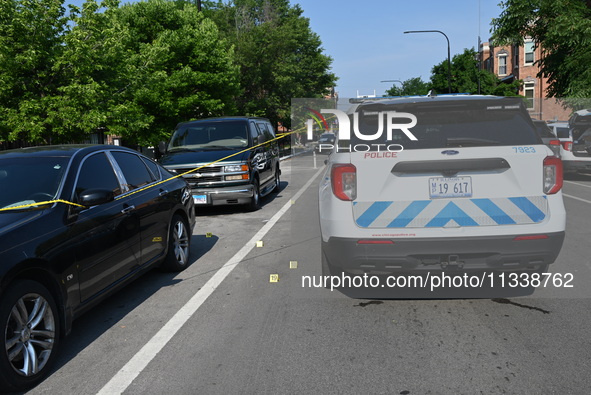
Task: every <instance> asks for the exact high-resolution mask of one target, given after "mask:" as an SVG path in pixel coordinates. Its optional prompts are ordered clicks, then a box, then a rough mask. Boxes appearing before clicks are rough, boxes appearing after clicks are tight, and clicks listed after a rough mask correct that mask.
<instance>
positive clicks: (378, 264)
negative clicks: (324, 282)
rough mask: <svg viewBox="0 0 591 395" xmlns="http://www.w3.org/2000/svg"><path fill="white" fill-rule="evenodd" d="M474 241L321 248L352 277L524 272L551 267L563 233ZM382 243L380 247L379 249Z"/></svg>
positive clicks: (341, 243) (333, 242) (346, 243)
mask: <svg viewBox="0 0 591 395" xmlns="http://www.w3.org/2000/svg"><path fill="white" fill-rule="evenodd" d="M536 237H543V238H530V237H528V235H511V236H486V237H471V238H466V237H462V238H412V239H411V238H401V239H364V240H359V239H352V238H341V237H331V238H330V239H329V240H328V241H326V242H325V241H323V242H322V250H323V253H324V254H325V256H326V259H327V261H328V264H329V265H330V266H331V267H333V268H338V269H340V270H343V271H347V272H350V273H352V274H363V273H373V274H387V273H393V272H422V271H430V270H438V269H439V270H441V269H444V270H446V269H449V270H453V269H463V270H479V271H480V270H490V271H497V270H501V271H523V270H541V269H545V268H546V267H547V265H549V264H551V263H553V262H554V261H555V260H556V257H557V256H558V254H559V252H560V249H561V248H562V243H563V241H564V232H557V233H551V234H545V235H543V236H540V235H537V236H536ZM376 241H379V244H376Z"/></svg>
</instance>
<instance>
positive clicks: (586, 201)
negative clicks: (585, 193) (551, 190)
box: [562, 193, 591, 204]
mask: <svg viewBox="0 0 591 395" xmlns="http://www.w3.org/2000/svg"><path fill="white" fill-rule="evenodd" d="M562 196H566V197H567V198H571V199H575V200H580V201H581V202H585V203H589V204H591V200H587V199H581V198H580V197H576V196H572V195H567V194H566V193H563V194H562Z"/></svg>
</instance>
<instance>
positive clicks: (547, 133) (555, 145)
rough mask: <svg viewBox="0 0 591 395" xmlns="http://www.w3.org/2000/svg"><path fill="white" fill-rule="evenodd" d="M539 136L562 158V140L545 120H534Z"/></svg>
mask: <svg viewBox="0 0 591 395" xmlns="http://www.w3.org/2000/svg"><path fill="white" fill-rule="evenodd" d="M533 122H534V126H535V127H536V131H537V132H538V136H540V138H541V139H542V142H543V143H544V144H545V145H546V146H548V148H550V149H551V150H552V152H554V156H557V157H559V158H560V140H558V139H557V138H556V136H555V135H554V134H553V133H552V130H550V128H549V127H548V124H547V123H546V122H544V121H538V120H535V119H534V120H533Z"/></svg>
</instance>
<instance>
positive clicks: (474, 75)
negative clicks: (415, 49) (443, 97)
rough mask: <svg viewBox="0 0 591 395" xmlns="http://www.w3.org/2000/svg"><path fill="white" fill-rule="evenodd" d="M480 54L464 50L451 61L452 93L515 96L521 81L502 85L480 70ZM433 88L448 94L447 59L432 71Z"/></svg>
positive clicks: (496, 78) (491, 74)
mask: <svg viewBox="0 0 591 395" xmlns="http://www.w3.org/2000/svg"><path fill="white" fill-rule="evenodd" d="M477 55H478V53H477V52H476V51H475V50H474V49H473V48H471V49H464V52H463V53H461V54H457V55H454V56H453V58H452V60H451V91H452V93H478V84H479V81H480V93H481V94H483V95H498V96H515V95H517V91H518V89H519V85H520V84H521V82H520V81H514V82H512V83H510V84H506V83H501V82H500V81H499V78H498V77H497V76H496V75H495V74H493V73H491V72H490V71H488V70H482V69H479V68H478V60H477ZM431 88H432V89H433V90H435V92H437V93H447V92H448V80H447V59H446V60H444V61H443V62H441V63H439V64H437V65H435V66H433V68H432V69H431Z"/></svg>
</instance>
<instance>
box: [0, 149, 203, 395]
mask: <svg viewBox="0 0 591 395" xmlns="http://www.w3.org/2000/svg"><path fill="white" fill-rule="evenodd" d="M0 190H1V193H0V331H1V334H2V341H1V342H0V390H4V391H14V390H22V389H26V388H28V387H31V386H34V385H35V384H37V383H38V382H39V381H40V380H42V379H43V377H44V376H45V375H46V374H47V373H48V370H49V369H51V367H50V366H51V363H52V361H53V360H54V359H55V356H56V353H57V351H58V346H59V342H60V338H61V337H63V336H64V335H65V334H67V333H68V332H69V331H70V330H71V326H72V320H73V319H75V318H76V317H77V316H79V315H80V314H82V313H83V312H84V311H86V310H87V309H88V308H90V307H91V306H93V305H95V304H96V303H97V302H99V301H100V300H102V299H104V298H105V297H106V296H107V295H110V294H111V293H112V292H113V291H115V290H116V289H118V288H120V287H121V286H123V285H124V284H126V283H127V282H129V281H130V280H132V279H133V278H136V277H137V276H138V275H139V274H141V273H142V272H145V271H146V270H148V269H150V268H152V267H155V266H159V267H161V268H163V269H165V270H169V271H181V270H183V269H185V268H186V267H187V265H188V263H189V248H190V240H191V235H192V230H193V226H194V224H195V212H194V206H193V199H191V194H190V191H189V189H188V186H187V183H186V182H185V181H184V180H183V179H182V178H175V177H174V176H173V175H172V174H171V173H169V172H168V171H167V170H165V169H164V168H162V167H161V166H159V165H158V164H156V163H155V162H153V161H151V160H150V159H148V158H146V157H144V156H142V155H140V154H138V153H137V152H135V151H133V150H130V149H126V148H122V147H117V146H107V145H94V146H59V147H58V146H49V147H35V148H25V149H20V150H12V151H3V152H0Z"/></svg>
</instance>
